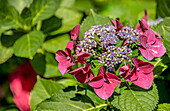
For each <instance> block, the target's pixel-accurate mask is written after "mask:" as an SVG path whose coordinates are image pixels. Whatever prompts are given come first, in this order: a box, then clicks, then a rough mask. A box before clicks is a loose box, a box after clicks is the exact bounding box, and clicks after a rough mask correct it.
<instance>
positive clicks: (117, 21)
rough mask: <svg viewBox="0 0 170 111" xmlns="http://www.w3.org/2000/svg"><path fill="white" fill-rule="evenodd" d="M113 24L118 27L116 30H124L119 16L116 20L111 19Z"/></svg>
mask: <svg viewBox="0 0 170 111" xmlns="http://www.w3.org/2000/svg"><path fill="white" fill-rule="evenodd" d="M111 22H112V24H113V25H114V26H115V27H116V30H117V31H119V30H122V28H123V24H122V23H121V22H120V21H119V18H116V20H115V21H113V20H111Z"/></svg>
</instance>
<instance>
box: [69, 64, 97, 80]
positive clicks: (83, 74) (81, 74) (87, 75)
mask: <svg viewBox="0 0 170 111" xmlns="http://www.w3.org/2000/svg"><path fill="white" fill-rule="evenodd" d="M90 67H91V66H90V64H87V65H86V66H83V67H80V68H76V69H75V70H74V71H71V72H69V74H74V75H75V77H76V79H77V81H78V82H80V83H86V82H88V81H89V80H91V79H92V78H93V77H94V75H93V72H92V70H91V69H90Z"/></svg>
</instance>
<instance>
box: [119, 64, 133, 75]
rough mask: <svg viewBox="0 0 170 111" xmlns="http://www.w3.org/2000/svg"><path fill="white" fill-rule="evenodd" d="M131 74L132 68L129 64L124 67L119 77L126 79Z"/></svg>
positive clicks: (120, 70)
mask: <svg viewBox="0 0 170 111" xmlns="http://www.w3.org/2000/svg"><path fill="white" fill-rule="evenodd" d="M129 73H130V66H129V64H127V66H122V67H121V68H120V69H119V75H122V76H123V77H126V76H127V75H129Z"/></svg>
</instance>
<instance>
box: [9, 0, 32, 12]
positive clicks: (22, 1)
mask: <svg viewBox="0 0 170 111" xmlns="http://www.w3.org/2000/svg"><path fill="white" fill-rule="evenodd" d="M32 1H33V0H8V2H9V4H11V5H12V6H13V7H15V9H16V10H17V11H18V12H19V13H20V14H21V12H22V10H23V9H24V8H25V7H29V6H30V4H31V3H32Z"/></svg>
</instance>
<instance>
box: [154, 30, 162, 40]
mask: <svg viewBox="0 0 170 111" xmlns="http://www.w3.org/2000/svg"><path fill="white" fill-rule="evenodd" d="M153 32H154V34H155V37H156V38H157V39H163V38H162V37H161V36H160V35H159V34H158V33H156V32H155V31H153Z"/></svg>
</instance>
